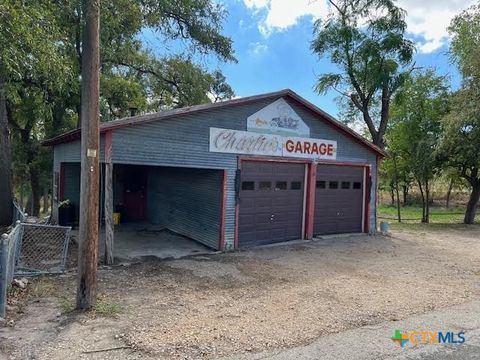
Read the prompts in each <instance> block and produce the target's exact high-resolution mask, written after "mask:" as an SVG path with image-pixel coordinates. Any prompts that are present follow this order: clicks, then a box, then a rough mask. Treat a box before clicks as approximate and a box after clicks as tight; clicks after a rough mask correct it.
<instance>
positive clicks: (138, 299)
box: [0, 225, 480, 359]
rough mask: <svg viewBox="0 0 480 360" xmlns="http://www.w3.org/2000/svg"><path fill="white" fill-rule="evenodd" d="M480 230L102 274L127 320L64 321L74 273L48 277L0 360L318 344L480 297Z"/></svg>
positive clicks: (104, 287) (297, 247)
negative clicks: (355, 330) (323, 338)
mask: <svg viewBox="0 0 480 360" xmlns="http://www.w3.org/2000/svg"><path fill="white" fill-rule="evenodd" d="M479 234H480V226H470V227H464V226H460V225H458V226H455V225H452V226H449V227H444V226H430V227H416V228H415V230H411V231H401V232H396V233H394V234H393V236H391V237H382V236H377V237H371V236H351V237H334V238H329V239H322V240H316V241H311V242H302V243H296V244H288V245H283V246H273V247H263V248H256V249H251V250H248V251H240V252H235V253H226V254H215V255H208V256H205V255H204V256H197V257H190V258H184V259H180V260H172V261H158V260H154V259H152V260H148V261H145V262H142V263H138V264H132V265H129V266H116V267H113V268H111V269H103V270H101V271H100V272H99V279H100V281H99V290H100V293H101V294H100V296H101V298H102V299H103V301H107V302H109V303H114V304H119V305H121V307H122V309H123V310H122V311H121V313H120V314H119V315H118V316H117V317H116V318H104V317H100V316H93V315H85V314H75V313H72V314H62V315H59V312H61V309H62V307H65V301H68V299H73V298H74V290H75V276H74V274H70V275H69V276H65V277H61V278H49V279H41V280H38V281H37V283H36V284H33V285H32V287H33V288H34V289H37V290H36V291H32V294H31V296H30V297H29V300H28V305H27V306H26V307H25V309H24V311H25V314H23V315H21V316H20V317H19V318H18V319H17V320H16V324H15V326H13V327H8V328H4V329H0V343H1V344H2V345H1V346H0V358H1V351H2V349H3V352H4V354H6V355H8V356H10V357H11V358H22V359H23V358H26V357H35V358H36V359H64V358H70V359H77V358H81V359H119V358H128V359H144V358H149V357H151V358H195V359H196V358H216V357H222V356H227V355H232V354H240V353H254V352H261V351H265V350H271V349H282V348H290V347H293V346H299V345H303V344H308V343H310V342H312V341H314V340H315V339H317V338H318V337H320V336H322V335H325V334H329V333H337V332H341V331H345V330H347V329H352V328H356V327H360V326H364V325H370V324H377V323H380V322H384V321H392V320H393V321H396V320H400V319H403V318H405V317H407V316H409V315H412V314H419V313H424V312H426V311H430V310H433V309H438V308H443V307H447V306H451V305H454V304H460V303H465V302H468V301H472V300H476V299H480V285H479V284H480V236H479ZM38 289H43V291H38ZM45 289H48V291H46V290H45ZM65 299H66V300H65ZM125 346H126V347H128V348H127V349H125V348H117V347H125ZM112 348H117V349H114V350H113V349H112ZM102 349H103V350H105V349H110V350H109V351H102V352H98V353H97V352H96V353H84V352H86V351H91V350H102Z"/></svg>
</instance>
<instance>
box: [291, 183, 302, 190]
mask: <svg viewBox="0 0 480 360" xmlns="http://www.w3.org/2000/svg"><path fill="white" fill-rule="evenodd" d="M301 189H302V183H301V182H300V181H292V182H291V183H290V190H301Z"/></svg>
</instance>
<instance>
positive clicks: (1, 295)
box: [0, 220, 22, 318]
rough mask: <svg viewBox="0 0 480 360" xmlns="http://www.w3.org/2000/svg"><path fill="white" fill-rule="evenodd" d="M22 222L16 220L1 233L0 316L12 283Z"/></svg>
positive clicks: (3, 312) (3, 315)
mask: <svg viewBox="0 0 480 360" xmlns="http://www.w3.org/2000/svg"><path fill="white" fill-rule="evenodd" d="M21 236H22V224H21V223H20V221H19V220H17V222H16V224H15V227H14V228H13V229H12V231H10V233H9V234H3V235H2V237H1V239H0V317H2V318H4V317H5V308H6V305H7V289H8V286H9V285H10V284H11V283H12V280H13V274H14V271H15V262H16V259H17V254H18V252H19V246H20V237H21Z"/></svg>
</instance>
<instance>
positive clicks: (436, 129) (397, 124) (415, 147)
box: [387, 70, 448, 223]
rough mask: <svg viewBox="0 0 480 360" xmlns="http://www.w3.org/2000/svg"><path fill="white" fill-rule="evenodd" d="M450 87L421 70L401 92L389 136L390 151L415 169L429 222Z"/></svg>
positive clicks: (441, 79)
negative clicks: (438, 150) (438, 149)
mask: <svg viewBox="0 0 480 360" xmlns="http://www.w3.org/2000/svg"><path fill="white" fill-rule="evenodd" d="M447 90H448V87H447V85H446V81H445V78H444V77H440V76H437V75H435V73H434V72H433V71H432V70H426V71H423V72H418V73H416V74H415V75H414V76H412V77H411V78H409V79H408V80H407V81H406V82H405V84H404V86H403V88H402V89H401V91H399V92H398V94H397V96H396V98H395V102H394V103H393V106H392V112H391V122H392V124H391V127H390V129H389V133H388V135H387V144H388V147H387V149H388V151H389V152H391V153H392V154H394V155H395V156H399V157H400V158H401V159H402V160H403V163H404V164H406V166H407V167H408V169H409V171H410V172H411V174H412V176H413V178H414V179H415V182H416V184H417V185H418V188H419V190H420V194H421V198H422V209H423V210H422V219H421V220H422V222H425V223H428V222H429V220H430V219H429V217H430V200H431V190H432V182H433V180H434V179H435V177H436V176H437V175H438V174H439V172H440V170H441V162H440V161H439V160H438V158H437V156H436V151H437V148H438V144H439V139H440V137H441V134H442V122H441V119H442V118H443V116H445V114H446V113H447V112H448V91H447Z"/></svg>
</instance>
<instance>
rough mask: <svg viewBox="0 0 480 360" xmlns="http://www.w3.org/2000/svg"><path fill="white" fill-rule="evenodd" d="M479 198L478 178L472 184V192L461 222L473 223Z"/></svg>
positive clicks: (479, 186) (479, 182) (479, 181)
mask: <svg viewBox="0 0 480 360" xmlns="http://www.w3.org/2000/svg"><path fill="white" fill-rule="evenodd" d="M479 199H480V180H477V182H476V183H475V184H474V185H473V186H472V192H471V193H470V198H469V199H468V204H467V210H466V211H465V218H464V219H463V222H464V223H465V224H473V222H474V221H475V213H476V210H477V205H478V200H479Z"/></svg>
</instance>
